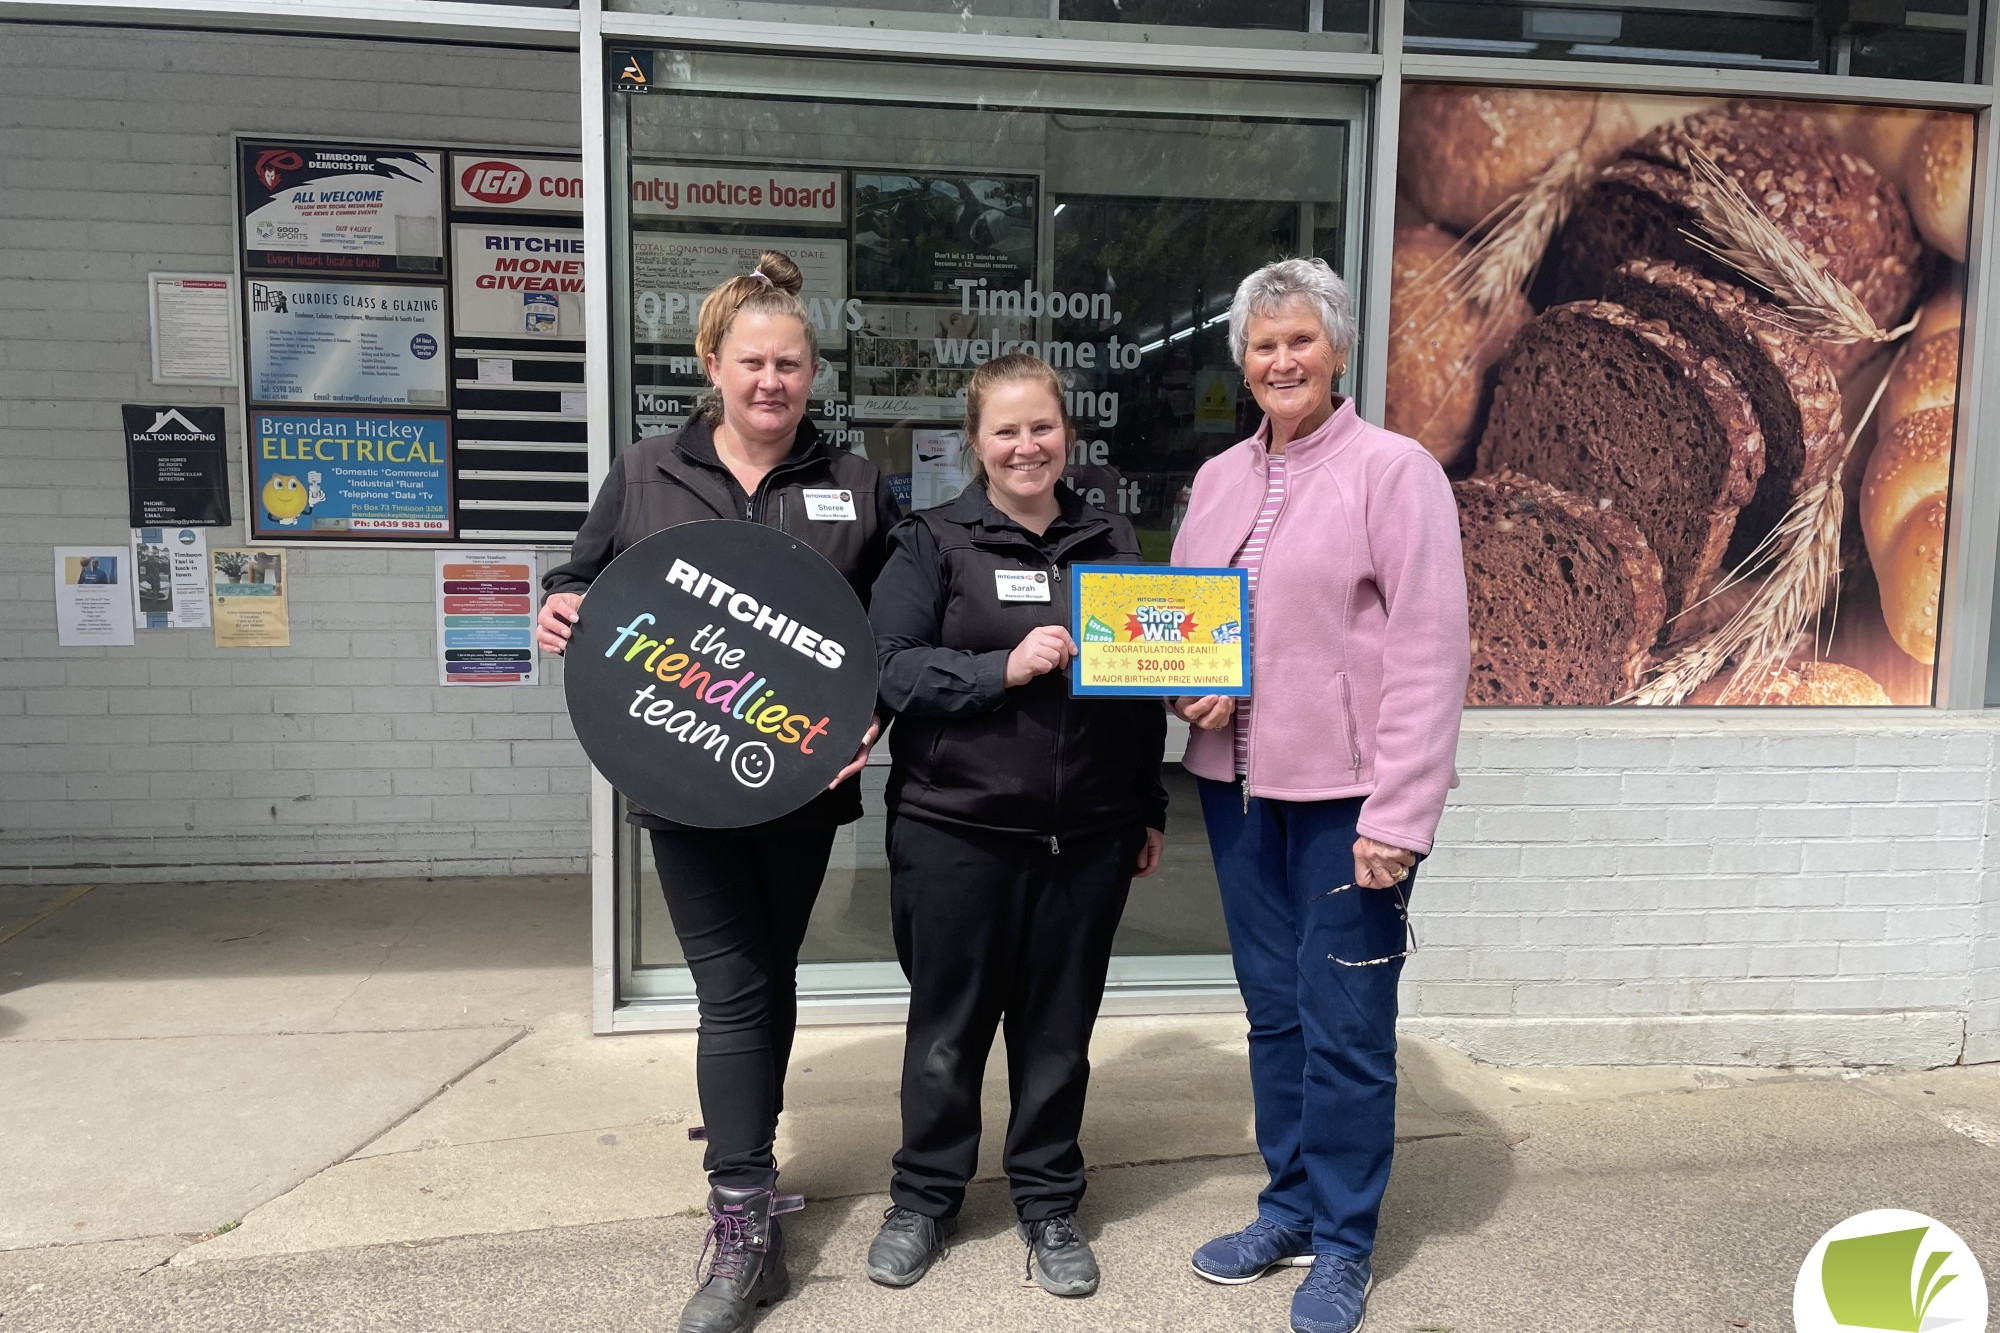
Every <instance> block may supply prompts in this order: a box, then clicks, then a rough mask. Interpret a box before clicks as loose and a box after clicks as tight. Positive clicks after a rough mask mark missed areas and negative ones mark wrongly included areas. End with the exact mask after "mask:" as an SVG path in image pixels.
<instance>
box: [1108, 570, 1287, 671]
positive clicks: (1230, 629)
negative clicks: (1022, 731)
mask: <svg viewBox="0 0 2000 1333" xmlns="http://www.w3.org/2000/svg"><path fill="white" fill-rule="evenodd" d="M1069 577H1070V588H1069V594H1070V595H1069V603H1070V635H1071V637H1073V638H1074V639H1075V640H1076V648H1077V654H1076V660H1075V661H1073V662H1071V663H1070V693H1071V694H1074V695H1078V696H1089V695H1099V696H1114V695H1125V696H1132V695H1194V694H1230V695H1246V694H1248V693H1250V635H1249V629H1248V626H1249V619H1250V580H1249V576H1248V575H1247V574H1245V573H1244V571H1242V570H1240V569H1178V568H1174V567H1171V566H1163V565H1071V566H1070V576H1069Z"/></svg>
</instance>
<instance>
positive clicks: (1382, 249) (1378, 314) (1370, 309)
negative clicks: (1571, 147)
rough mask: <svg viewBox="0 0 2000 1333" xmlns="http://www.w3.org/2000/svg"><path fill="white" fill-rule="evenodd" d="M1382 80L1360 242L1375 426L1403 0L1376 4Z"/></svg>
mask: <svg viewBox="0 0 2000 1333" xmlns="http://www.w3.org/2000/svg"><path fill="white" fill-rule="evenodd" d="M1377 26H1378V28H1379V31H1380V39H1381V51H1382V77H1381V79H1380V80H1379V81H1378V82H1377V83H1376V85H1375V89H1374V92H1375V99H1374V101H1375V104H1374V108H1373V114H1372V115H1370V116H1369V117H1368V176H1367V179H1368V203H1367V209H1368V222H1367V226H1366V228H1365V231H1364V234H1363V236H1362V238H1361V254H1362V266H1363V267H1362V279H1361V306H1360V316H1361V330H1362V333H1361V387H1360V393H1359V397H1360V409H1361V412H1362V414H1363V415H1364V416H1366V417H1367V418H1368V419H1369V420H1371V421H1376V422H1380V421H1381V420H1382V417H1383V412H1384V409H1385V408H1386V407H1387V399H1388V383H1389V282H1390V272H1391V266H1392V261H1393V260H1394V255H1393V253H1392V250H1393V247H1392V245H1391V244H1390V242H1391V239H1392V238H1393V237H1394V235H1395V232H1396V155H1397V150H1398V146H1399V144H1400V142H1401V134H1402V125H1403V70H1404V59H1403V0H1378V3H1377Z"/></svg>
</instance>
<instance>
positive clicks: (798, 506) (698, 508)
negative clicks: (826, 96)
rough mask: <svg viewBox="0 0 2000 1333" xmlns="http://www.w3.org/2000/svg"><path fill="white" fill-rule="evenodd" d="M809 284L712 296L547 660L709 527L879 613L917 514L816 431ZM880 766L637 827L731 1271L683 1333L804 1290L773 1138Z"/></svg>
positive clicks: (711, 1329)
mask: <svg viewBox="0 0 2000 1333" xmlns="http://www.w3.org/2000/svg"><path fill="white" fill-rule="evenodd" d="M802 285H803V277H802V275H801V274H800V273H799V270H798V266H797V265H796V264H794V263H793V262H792V261H791V259H790V258H788V257H787V256H785V255H783V254H780V253H778V252H776V251H767V252H765V254H764V256H763V258H762V259H761V260H759V261H758V264H757V268H756V269H755V270H754V271H753V272H751V273H748V274H744V275H742V276H740V277H735V278H731V279H729V280H728V281H727V282H725V283H723V284H722V285H721V286H719V287H717V288H716V289H715V290H714V291H713V292H710V293H709V295H708V298H707V299H706V300H705V301H703V302H702V306H701V315H700V319H699V323H698V325H697V327H696V330H695V351H696V352H697V353H698V354H699V355H700V356H701V358H702V363H703V366H704V367H705V369H706V370H707V372H708V377H709V380H710V382H711V383H712V384H713V385H714V386H715V392H714V393H713V395H711V397H710V399H709V401H708V402H706V403H705V404H704V405H703V407H702V410H701V412H700V413H699V414H698V415H697V416H696V417H695V419H694V420H692V421H690V422H689V423H688V424H687V427H686V428H685V429H684V430H682V431H680V432H679V433H678V434H676V435H660V436H654V437H652V438H650V439H645V440H641V441H639V442H638V443H637V444H635V445H633V446H632V447H631V448H630V449H627V450H625V451H624V453H623V454H621V455H620V456H619V458H618V460H617V461H616V462H615V463H613V464H612V467H611V472H610V474H609V475H608V476H607V477H605V479H604V484H603V486H602V487H601V488H600V489H599V490H598V493H597V499H596V500H595V501H594V502H593V503H592V505H591V509H590V516H589V517H588V518H587V519H585V520H584V524H583V527H582V529H581V530H580V531H579V532H578V533H577V535H576V545H575V546H574V547H573V548H572V550H571V552H570V559H569V563H567V564H565V565H562V566H561V567H559V568H557V569H554V570H551V571H550V572H549V573H548V575H547V576H546V577H545V578H544V579H543V580H542V587H543V590H544V591H545V592H546V594H547V596H546V597H545V598H544V600H543V604H542V614H541V619H540V622H539V626H538V628H539V631H540V637H541V644H542V647H543V649H544V650H546V651H549V652H561V651H562V648H563V644H564V643H565V642H566V641H567V640H568V638H569V633H570V630H569V626H570V623H571V622H573V621H574V620H575V619H576V615H577V607H578V605H579V604H580V603H581V602H582V600H583V598H582V593H583V591H584V590H585V589H587V588H588V587H589V586H590V583H591V580H593V579H595V578H596V577H597V576H598V574H600V573H601V572H603V570H604V567H605V566H606V565H608V564H610V563H611V561H612V559H613V558H614V557H615V556H617V555H618V554H619V553H620V552H621V551H624V550H625V549H626V548H627V547H630V546H633V545H635V544H636V543H638V542H640V541H642V540H644V539H645V538H647V537H650V536H651V535H652V534H654V533H655V532H658V531H660V530H661V529H662V528H669V527H672V526H674V525H675V524H678V523H688V522H693V521H695V520H697V519H718V518H722V519H742V520H745V521H747V522H751V523H762V524H764V525H766V526H767V527H774V528H777V529H779V530H780V531H782V532H784V533H786V534H787V535H788V536H791V537H795V538H797V539H798V540H799V541H801V542H803V543H804V544H805V545H807V546H810V547H812V548H813V549H814V550H815V551H818V552H819V553H820V554H821V555H823V556H825V557H826V558H827V560H828V561H829V562H830V563H831V564H832V565H833V566H834V568H836V569H838V570H839V571H840V572H841V574H842V575H843V576H845V577H846V579H847V581H848V583H849V585H850V586H852V587H853V589H854V591H855V592H856V593H857V594H858V595H859V596H860V597H861V599H862V601H863V602H864V603H865V602H866V601H867V599H868V590H869V587H870V586H871V585H872V584H873V583H874V581H875V575H876V574H877V572H879V571H880V570H881V568H882V562H883V560H884V558H885V557H886V554H887V550H888V534H889V530H890V529H891V528H892V527H894V526H895V524H896V522H897V520H898V519H899V518H900V517H901V513H900V511H899V509H898V508H897V505H896V501H895V499H894V498H893V497H892V496H891V495H890V493H889V486H888V483H887V482H885V481H883V480H882V478H881V477H880V475H879V474H877V472H876V470H875V467H874V465H873V464H872V463H870V462H868V461H867V460H866V459H863V458H856V457H855V456H854V455H852V454H848V453H843V452H839V451H836V450H834V449H831V448H829V447H827V445H826V444H825V442H824V441H822V440H821V439H820V438H819V432H818V431H817V430H816V429H815V428H814V427H813V424H812V423H811V422H810V421H807V420H806V419H805V411H806V404H807V402H808V400H809V397H810V393H811V389H812V381H813V371H814V369H815V367H816V366H817V365H818V363H819V351H818V347H817V343H816V340H815V339H814V337H813V326H812V321H811V319H810V318H809V316H808V313H807V310H806V307H805V304H804V303H803V302H801V301H800V300H799V297H798V293H799V290H800V287H801V286H802ZM874 738H875V729H873V728H871V729H870V730H869V733H868V738H867V740H868V742H870V743H872V742H873V740H874ZM867 757H868V743H864V744H863V745H862V747H861V752H860V753H859V754H857V755H856V756H855V758H854V761H853V762H852V763H850V764H849V765H848V766H847V767H846V769H844V770H843V771H842V772H841V774H840V777H839V778H838V779H837V780H836V781H835V782H834V784H833V786H832V787H831V788H830V789H829V790H827V791H825V792H822V793H821V794H820V795H819V796H818V797H817V798H815V799H814V800H813V801H811V802H810V803H808V804H807V805H806V806H805V807H804V808H802V809H800V810H796V811H794V812H793V813H791V814H789V815H787V816H785V817H784V818H782V819H778V820H774V821H771V822H769V823H764V824H755V825H751V826H749V827H747V828H739V829H697V828H689V827H686V826H685V825H680V824H675V823H673V822H671V821H669V820H666V819H662V818H661V817H660V816H658V815H655V814H652V813H650V812H648V811H644V810H637V809H635V810H633V811H632V813H631V814H630V815H629V816H628V818H630V820H631V821H632V822H633V823H634V824H637V825H639V826H640V827H642V828H644V829H647V830H648V831H649V832H650V833H651V834H652V842H653V859H654V862H655V864H656V865H657V866H658V867H659V872H660V888H661V890H662V891H663V892H664V894H665V895H666V900H667V910H668V913H669V915H671V916H672V917H673V922H674V933H675V934H676V935H678V936H679V937H680V942H681V951H682V954H683V955H684V956H685V957H686V959H687V964H688V971H689V972H690V973H691V974H692V975H693V977H694V987H695V998H696V1002H697V1004H698V1006H699V1009H700V1014H701V1030H700V1033H699V1035H698V1036H697V1038H696V1042H695V1082H696V1085H697V1092H698V1093H699V1095H700V1098H701V1110H702V1117H703V1119H704V1120H706V1121H707V1122H708V1123H707V1126H706V1137H707V1140H708V1148H707V1152H706V1156H705V1161H704V1164H705V1165H706V1167H707V1169H708V1179H709V1196H708V1209H709V1215H710V1218H711V1225H710V1232H709V1239H710V1241H711V1247H710V1253H711V1254H712V1255H713V1259H712V1262H711V1263H710V1265H709V1270H708V1273H707V1275H706V1277H705V1278H704V1279H703V1281H702V1285H701V1287H700V1289H699V1290H697V1291H696V1292H695V1294H694V1296H693V1297H692V1298H691V1299H690V1300H689V1301H688V1303H687V1306H686V1308H685V1309H684V1310H682V1312H681V1320H680V1333H737V1330H739V1329H742V1328H745V1327H747V1326H748V1325H749V1323H750V1321H751V1318H752V1316H753V1314H754V1313H755V1310H756V1307H758V1306H760V1305H769V1304H770V1303H771V1302H773V1301H775V1300H778V1299H780V1298H782V1297H783V1296H784V1295H785V1292H786V1291H787V1289H788V1288H789V1285H790V1282H789V1278H788V1276H787V1274H786V1271H785V1253H784V1232H783V1231H782V1230H781V1229H780V1228H779V1226H778V1224H777V1222H776V1220H775V1218H774V1214H775V1213H778V1212H786V1211H790V1209H791V1208H793V1207H796V1206H797V1204H798V1200H797V1199H796V1198H793V1197H789V1196H788V1197H787V1198H785V1199H784V1200H783V1201H782V1202H781V1201H780V1199H779V1196H778V1195H777V1194H776V1189H777V1183H778V1167H777V1157H776V1151H775V1147H774V1143H775V1140H776V1137H777V1129H778V1112H779V1111H780V1110H781V1109H782V1108H783V1106H784V1096H785V1066H786V1064H787V1063H788V1061H789V1060H790V1058H791V1050H792V1032H793V1029H794V1028H795V1027H796V1026H797V1022H798V962H799V946H800V945H801V944H802V943H803V942H804V940H805V934H806V922H807V919H808V918H809V917H810V916H811V915H812V908H813V901H814V900H815V899H816V898H817V897H818V896H819V888H820V881H821V880H822V879H824V878H825V876H826V865H827V860H828V858H829V857H830V855H831V854H832V850H833V835H834V830H835V829H836V828H837V827H838V826H839V825H841V824H845V823H849V822H851V821H853V820H856V819H859V818H860V817H861V794H860V790H859V785H860V784H859V783H858V781H857V780H856V777H855V775H856V774H858V773H859V772H860V770H861V767H862V765H863V764H864V763H865V762H866V761H867Z"/></svg>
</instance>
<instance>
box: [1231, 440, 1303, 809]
mask: <svg viewBox="0 0 2000 1333" xmlns="http://www.w3.org/2000/svg"><path fill="white" fill-rule="evenodd" d="M1264 467H1265V472H1264V490H1265V493H1266V494H1269V493H1270V489H1271V473H1270V447H1269V446H1268V445H1267V446H1265V464H1264ZM1291 504H1292V474H1291V468H1290V467H1289V465H1288V466H1287V467H1286V469H1285V495H1284V498H1283V499H1281V500H1279V501H1278V512H1277V513H1275V514H1273V515H1271V529H1270V531H1269V532H1266V533H1265V534H1264V562H1268V561H1269V560H1270V558H1271V552H1272V550H1273V549H1274V548H1275V547H1276V546H1277V544H1278V524H1279V523H1280V522H1281V521H1283V519H1284V517H1285V510H1287V509H1289V508H1290V507H1291ZM1263 507H1264V506H1263V502H1262V501H1259V502H1258V505H1257V508H1258V509H1259V510H1262V509H1263ZM1255 531H1257V520H1256V519H1254V518H1253V519H1251V520H1250V532H1246V533H1244V534H1243V541H1244V542H1247V541H1249V540H1250V533H1254V532H1255ZM1236 549H1237V550H1239V551H1240V550H1242V549H1243V542H1238V543H1237V545H1236ZM1263 585H1264V569H1263V563H1261V562H1260V563H1259V565H1258V568H1257V587H1258V591H1255V592H1252V593H1251V594H1250V688H1251V689H1252V690H1255V689H1256V688H1257V682H1258V681H1259V680H1261V679H1263V675H1262V673H1261V672H1259V671H1258V670H1257V648H1258V645H1259V644H1260V643H1261V642H1262V641H1263V638H1264V636H1263V634H1262V633H1261V632H1260V631H1259V629H1258V623H1259V620H1260V619H1261V617H1260V616H1259V614H1258V610H1257V608H1258V606H1259V604H1260V603H1262V601H1263V600H1264V599H1263V597H1262V595H1261V593H1262V589H1263ZM1230 748H1231V749H1234V748H1235V742H1234V740H1233V739H1232V740H1231V742H1230ZM1256 762H1257V713H1256V710H1255V709H1252V710H1251V713H1250V725H1249V727H1248V728H1247V729H1246V735H1245V736H1244V738H1243V813H1244V814H1246V815H1247V814H1249V813H1250V770H1251V769H1252V768H1253V767H1255V766H1256Z"/></svg>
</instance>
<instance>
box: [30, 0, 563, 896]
mask: <svg viewBox="0 0 2000 1333" xmlns="http://www.w3.org/2000/svg"><path fill="white" fill-rule="evenodd" d="M576 78H577V74H576V59H575V56H574V55H573V54H566V53H560V52H551V53H527V52H514V51H503V50H492V49H481V48H469V49H453V50H446V49H444V48H440V47H435V46H424V45H418V44H413V43H404V42H358V41H332V40H315V39H308V38H286V37H262V36H243V35H227V34H220V33H198V32H183V31H131V30H117V29H102V28H92V29H76V28H59V27H38V26H22V25H0V217H4V218H5V219H6V220H5V222H4V223H0V312H4V313H0V636H4V638H5V640H6V643H7V650H6V652H5V654H4V659H5V660H4V661H0V746H4V747H5V756H6V757H5V761H4V764H0V882H4V881H24V880H26V881H40V882H53V881H74V880H77V879H81V878H97V879H113V878H119V879H181V878H235V877H244V876H259V877H268V876H273V875H276V876H287V875H292V876H297V875H323V874H327V873H334V874H342V873H379V874H397V873H419V874H447V873H461V872H465V873H503V874H504V873H528V872H536V871H551V870H576V869H579V868H580V867H581V865H582V857H583V849H584V848H585V846H586V843H587V835H586V832H585V803H586V799H587V798H586V795H585V792H586V782H585V778H586V770H585V768H584V767H583V762H582V755H581V752H580V751H578V750H577V748H576V746H575V743H574V741H573V740H572V739H571V737H570V733H569V730H568V722H567V717H566V716H565V714H564V713H563V710H562V692H561V689H560V687H559V686H558V685H557V684H555V683H548V684H544V685H542V686H540V687H538V688H535V689H497V690H474V689H464V688H460V689H449V690H447V689H440V688H438V687H437V686H436V684H435V683H434V682H435V681H436V678H437V677H436V667H435V665H434V663H433V660H432V656H431V654H432V645H431V624H432V616H433V614H434V612H433V603H432V593H431V589H430V583H429V579H430V572H431V554H430V552H429V551H428V550H410V551H384V550H350V551H337V550H328V549H324V548H294V549H293V551H292V554H291V557H290V563H291V584H292V590H291V591H292V597H291V616H292V644H291V647H289V648H281V649H230V650H226V651H225V650H219V649H217V648H215V647H214V646H213V642H212V640H211V638H210V635H209V633H208V632H207V631H205V630H174V631H157V632H152V633H146V632H142V633H141V634H140V635H139V640H138V644H137V646H136V647H133V648H59V647H57V645H56V635H55V609H54V602H53V593H52V589H51V577H50V572H49V567H50V553H49V548H50V547H52V546H54V545H56V544H58V543H63V544H73V543H93V542H106V543H120V542H123V541H124V540H126V539H127V537H128V536H129V531H130V530H129V529H128V528H127V527H126V523H127V515H126V508H125V503H126V502H125V461H124V460H125V455H124V444H123V437H122V435H121V424H120V418H119V410H118V408H119V404H120V403H125V402H189V403H224V404H227V405H228V416H229V429H230V431H231V433H232V436H234V434H235V432H237V430H238V429H239V423H238V421H237V414H236V409H235V397H234V392H233V391H226V390H216V389H190V388H184V387H183V388H163V387H160V386H156V385H153V384H151V383H150V382H149V379H148V376H149V364H150V363H149V348H148V339H147V318H146V274H147V272H148V270H155V269H163V270H192V271H206V272H227V271H228V270H229V269H230V268H231V266H232V252H233V247H234V240H233V230H232V217H231V202H230V165H229V154H230V139H229V135H230V134H231V132H232V131H257V132H279V133H283V132H295V133H312V134H339V135H353V136H357V137H364V138H365V137H375V138H381V139H390V140H395V139H417V140H427V141H441V142H454V141H462V142H466V143H471V144H475V145H477V144H519V145H523V146H550V147H566V148H572V149H573V148H574V147H575V146H576V144H577V92H576ZM237 452H238V453H239V455H240V450H239V451H237ZM235 462H236V463H237V464H240V462H241V458H240V456H239V457H238V458H236V459H235ZM239 480H240V479H239ZM236 495H237V499H236V506H237V508H238V510H239V511H240V509H241V506H242V498H241V497H242V492H241V489H240V485H239V488H238V490H237V492H236ZM242 535H243V532H242V525H241V522H240V520H239V523H238V525H237V526H236V527H235V528H234V529H216V530H212V531H211V533H210V540H211V543H212V544H225V543H226V542H228V541H229V540H232V539H234V540H241V538H242ZM551 674H552V676H553V675H554V673H551Z"/></svg>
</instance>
